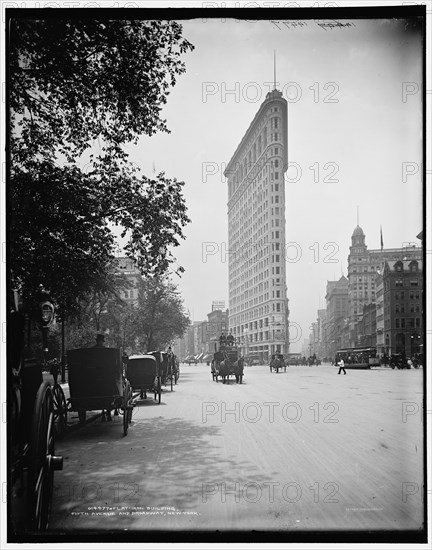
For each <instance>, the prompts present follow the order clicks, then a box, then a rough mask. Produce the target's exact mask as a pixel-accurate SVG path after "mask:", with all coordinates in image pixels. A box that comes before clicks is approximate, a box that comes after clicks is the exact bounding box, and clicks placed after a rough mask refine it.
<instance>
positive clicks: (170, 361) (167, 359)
mask: <svg viewBox="0 0 432 550" xmlns="http://www.w3.org/2000/svg"><path fill="white" fill-rule="evenodd" d="M150 355H153V357H154V358H155V359H156V362H157V368H158V376H159V377H160V382H161V385H162V386H167V385H170V388H171V391H173V385H174V384H177V381H178V379H179V376H180V367H179V363H178V360H177V357H176V356H175V355H174V354H173V353H167V352H165V351H152V352H150Z"/></svg>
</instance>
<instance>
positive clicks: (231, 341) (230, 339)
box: [227, 330, 234, 346]
mask: <svg viewBox="0 0 432 550" xmlns="http://www.w3.org/2000/svg"><path fill="white" fill-rule="evenodd" d="M227 345H228V346H233V345H234V336H233V333H232V331H231V330H230V332H229V334H228V336H227Z"/></svg>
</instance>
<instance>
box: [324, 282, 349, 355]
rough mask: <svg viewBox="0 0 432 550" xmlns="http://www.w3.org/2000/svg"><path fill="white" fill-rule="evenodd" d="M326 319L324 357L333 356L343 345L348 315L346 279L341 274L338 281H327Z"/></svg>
mask: <svg viewBox="0 0 432 550" xmlns="http://www.w3.org/2000/svg"><path fill="white" fill-rule="evenodd" d="M325 299H326V302H327V308H326V320H325V324H324V338H323V339H324V344H325V357H332V358H333V357H334V356H335V354H336V351H337V350H338V349H341V348H343V347H344V345H343V341H342V334H343V329H344V326H345V322H346V319H347V317H348V279H347V278H346V277H345V276H343V275H342V277H341V278H340V279H339V280H338V281H327V292H326V296H325Z"/></svg>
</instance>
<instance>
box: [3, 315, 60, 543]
mask: <svg viewBox="0 0 432 550" xmlns="http://www.w3.org/2000/svg"><path fill="white" fill-rule="evenodd" d="M24 326H25V322H24V316H23V315H22V314H21V313H20V312H19V311H18V309H17V310H16V311H13V312H12V313H11V314H10V316H9V327H8V361H7V377H8V379H7V382H8V383H7V399H8V424H7V425H8V433H7V436H8V437H7V439H8V453H9V459H10V465H11V468H10V469H9V471H8V492H7V494H8V506H9V517H10V519H11V524H10V534H11V536H12V537H15V536H22V535H23V534H24V533H25V532H33V531H39V530H44V529H46V528H47V527H48V521H49V516H50V510H51V501H52V494H53V486H54V472H55V471H56V470H61V469H62V468H63V457H61V456H57V455H56V454H55V438H56V418H55V404H54V397H53V396H54V390H53V387H52V386H51V384H50V383H49V382H47V381H43V377H42V365H41V364H40V363H38V362H37V361H36V360H34V359H24V357H23V341H24ZM58 388H60V390H58V389H57V390H56V394H57V395H60V394H62V393H63V392H62V391H61V387H60V386H58Z"/></svg>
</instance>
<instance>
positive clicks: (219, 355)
mask: <svg viewBox="0 0 432 550" xmlns="http://www.w3.org/2000/svg"><path fill="white" fill-rule="evenodd" d="M211 373H212V378H213V380H216V382H218V381H219V380H218V378H219V376H220V377H221V378H222V382H223V383H224V384H225V383H226V382H227V381H229V377H230V376H234V377H235V379H236V382H237V383H240V384H242V383H243V375H244V357H242V356H241V355H240V352H239V350H238V348H237V347H235V346H221V347H220V349H219V351H217V352H216V353H215V354H214V355H213V361H212V363H211Z"/></svg>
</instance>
